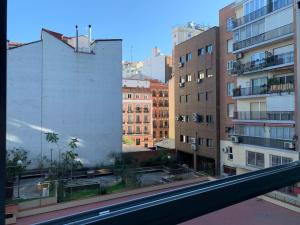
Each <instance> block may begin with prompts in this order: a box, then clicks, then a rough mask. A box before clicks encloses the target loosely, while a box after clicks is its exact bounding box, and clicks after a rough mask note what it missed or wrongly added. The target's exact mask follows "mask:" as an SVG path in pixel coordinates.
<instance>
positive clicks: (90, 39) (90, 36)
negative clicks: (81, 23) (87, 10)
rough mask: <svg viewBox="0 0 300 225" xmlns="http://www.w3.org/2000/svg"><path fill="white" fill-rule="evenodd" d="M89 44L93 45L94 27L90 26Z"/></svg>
mask: <svg viewBox="0 0 300 225" xmlns="http://www.w3.org/2000/svg"><path fill="white" fill-rule="evenodd" d="M89 43H90V44H91V43H92V25H89Z"/></svg>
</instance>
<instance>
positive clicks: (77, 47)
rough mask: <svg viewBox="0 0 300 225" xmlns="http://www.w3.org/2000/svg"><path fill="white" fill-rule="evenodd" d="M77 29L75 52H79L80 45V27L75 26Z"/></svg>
mask: <svg viewBox="0 0 300 225" xmlns="http://www.w3.org/2000/svg"><path fill="white" fill-rule="evenodd" d="M75 28H76V48H75V52H78V50H79V43H78V26H77V25H76V26H75Z"/></svg>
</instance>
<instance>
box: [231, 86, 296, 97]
mask: <svg viewBox="0 0 300 225" xmlns="http://www.w3.org/2000/svg"><path fill="white" fill-rule="evenodd" d="M294 90H295V89H294V84H293V83H286V84H274V85H264V86H258V87H245V88H235V89H233V97H235V98H239V97H247V96H259V95H266V94H281V93H284V92H287V93H291V92H294Z"/></svg>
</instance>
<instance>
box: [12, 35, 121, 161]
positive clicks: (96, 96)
mask: <svg viewBox="0 0 300 225" xmlns="http://www.w3.org/2000/svg"><path fill="white" fill-rule="evenodd" d="M94 52H95V53H94V54H87V53H75V52H74V49H73V48H72V47H70V46H68V45H66V44H65V43H63V42H62V41H60V40H58V39H56V38H55V37H53V36H52V35H50V34H49V33H47V32H45V31H42V41H40V42H37V43H35V44H29V45H25V46H22V47H18V48H15V49H11V50H9V51H8V106H7V108H8V109H7V112H8V127H7V146H8V149H11V148H14V147H22V148H24V149H26V150H28V151H29V157H30V159H32V165H31V166H32V167H34V166H35V165H36V164H37V158H38V157H40V156H41V155H46V156H48V157H49V155H50V150H49V149H50V147H51V146H49V144H48V143H47V142H46V141H45V132H52V131H53V132H56V133H58V134H59V137H60V146H61V148H62V149H66V146H67V142H68V140H69V139H70V138H71V137H77V138H79V141H80V143H79V149H78V150H77V151H78V153H79V156H80V159H81V160H82V162H83V163H84V164H85V165H87V166H89V165H90V166H91V165H96V164H101V163H104V164H107V163H108V158H107V155H108V154H109V153H110V152H112V151H115V152H121V135H122V123H121V118H122V112H121V110H122V107H121V106H122V94H121V93H122V83H121V82H122V81H121V66H122V64H121V61H122V44H121V41H120V40H111V41H97V42H96V43H95V48H94ZM53 155H54V156H53V158H54V159H57V158H58V153H57V151H53Z"/></svg>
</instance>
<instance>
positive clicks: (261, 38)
mask: <svg viewBox="0 0 300 225" xmlns="http://www.w3.org/2000/svg"><path fill="white" fill-rule="evenodd" d="M292 33H293V23H290V24H287V25H284V26H282V27H279V28H276V29H273V30H270V31H268V32H265V33H262V34H259V35H256V36H254V37H251V38H248V39H246V40H243V41H239V42H236V43H233V51H238V50H240V49H243V48H247V47H250V46H252V45H256V44H260V43H262V42H265V41H269V40H272V39H275V38H279V37H282V36H285V35H288V34H292Z"/></svg>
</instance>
